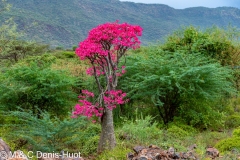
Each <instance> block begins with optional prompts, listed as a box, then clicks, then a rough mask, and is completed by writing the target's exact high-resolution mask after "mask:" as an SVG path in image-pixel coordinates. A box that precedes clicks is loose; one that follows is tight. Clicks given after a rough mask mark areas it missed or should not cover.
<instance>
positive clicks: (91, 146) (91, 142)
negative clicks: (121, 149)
mask: <svg viewBox="0 0 240 160" xmlns="http://www.w3.org/2000/svg"><path fill="white" fill-rule="evenodd" d="M99 139H100V137H99V136H93V137H89V138H88V139H87V140H86V142H85V143H84V145H83V146H82V149H81V154H83V155H84V156H87V155H91V154H94V153H97V147H98V142H99Z"/></svg>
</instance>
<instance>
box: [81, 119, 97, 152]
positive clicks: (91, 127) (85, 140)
mask: <svg viewBox="0 0 240 160" xmlns="http://www.w3.org/2000/svg"><path fill="white" fill-rule="evenodd" d="M82 130H83V131H82V133H81V135H79V136H78V138H79V139H78V141H79V142H78V145H79V147H80V151H81V154H83V155H84V156H87V155H90V154H94V153H96V151H97V146H98V142H99V135H100V133H101V126H100V125H99V124H93V123H89V124H88V125H86V126H85V127H84V128H82Z"/></svg>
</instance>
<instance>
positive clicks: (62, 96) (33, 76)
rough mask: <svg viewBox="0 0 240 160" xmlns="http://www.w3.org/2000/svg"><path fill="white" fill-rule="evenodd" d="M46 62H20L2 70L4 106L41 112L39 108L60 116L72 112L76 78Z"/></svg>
mask: <svg viewBox="0 0 240 160" xmlns="http://www.w3.org/2000/svg"><path fill="white" fill-rule="evenodd" d="M45 58H46V57H45ZM45 58H43V59H45ZM46 59H48V58H46ZM46 59H45V60H46ZM45 60H43V61H45ZM43 61H38V62H39V63H38V62H31V63H30V64H17V65H14V66H13V67H11V68H9V69H8V70H6V71H5V72H4V73H1V77H2V78H1V79H0V81H1V84H0V86H1V87H0V95H1V96H0V107H1V108H2V109H4V110H16V109H17V107H21V108H22V109H32V110H34V112H35V113H38V111H37V110H36V108H39V109H41V110H46V111H49V112H51V113H52V114H56V115H64V114H66V113H67V112H68V111H70V108H69V107H70V105H71V102H72V101H73V100H75V99H76V97H77V95H76V94H75V93H74V92H73V90H72V88H73V87H74V86H75V85H76V79H75V78H73V77H72V76H70V75H69V74H68V73H66V72H64V71H60V70H53V69H50V68H49V65H44V64H42V63H44V62H43Z"/></svg>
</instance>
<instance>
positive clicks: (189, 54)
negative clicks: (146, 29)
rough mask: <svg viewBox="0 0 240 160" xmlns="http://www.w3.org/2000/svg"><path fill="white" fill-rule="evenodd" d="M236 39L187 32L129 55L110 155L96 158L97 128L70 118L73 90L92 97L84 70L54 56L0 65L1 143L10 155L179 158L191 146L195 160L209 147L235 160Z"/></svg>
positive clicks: (238, 103)
mask: <svg viewBox="0 0 240 160" xmlns="http://www.w3.org/2000/svg"><path fill="white" fill-rule="evenodd" d="M238 33H239V32H238V31H237V30H236V29H234V28H229V29H228V30H222V29H219V28H217V27H213V28H209V29H207V30H204V31H202V30H199V29H197V28H195V27H193V26H190V27H186V28H184V29H181V30H178V31H176V32H174V33H173V34H171V35H170V36H169V37H168V38H167V39H166V41H165V43H162V44H157V45H154V46H148V47H141V48H140V49H137V50H135V51H129V53H128V56H127V57H126V74H124V76H123V77H121V78H120V80H119V83H120V86H119V88H121V89H122V90H123V91H125V92H127V93H128V98H130V101H129V102H128V103H127V104H125V105H121V106H119V107H118V108H117V109H115V110H114V122H115V128H116V130H115V131H116V136H117V147H116V148H115V149H114V150H112V151H106V152H103V153H102V154H100V155H98V154H97V153H96V150H97V145H98V141H99V135H100V132H101V130H100V129H101V127H100V125H99V123H98V122H97V123H92V122H91V121H89V120H87V119H86V118H83V117H80V118H77V119H72V118H70V117H71V114H70V113H71V111H72V108H73V107H74V105H75V104H76V103H77V95H78V94H80V90H81V89H88V90H94V88H95V89H96V86H94V85H95V84H94V79H93V78H92V77H89V76H87V75H86V73H85V70H86V67H87V65H88V64H86V63H83V62H81V61H79V59H78V57H77V56H76V55H75V54H74V52H73V51H65V50H60V49H61V48H58V50H48V51H47V52H43V53H41V54H36V55H32V54H26V56H25V57H22V58H21V59H19V60H18V61H11V60H1V61H0V64H1V66H2V68H1V72H0V77H1V87H0V93H1V94H0V95H1V96H0V105H1V112H0V128H1V132H0V137H2V138H3V139H4V140H6V141H7V142H8V143H9V144H10V146H11V147H12V148H13V149H15V150H16V149H22V150H24V151H28V150H33V151H36V150H42V151H45V152H53V151H54V152H60V151H61V150H62V149H63V150H66V151H69V152H79V151H80V152H81V153H82V156H83V157H88V156H90V157H91V159H94V158H95V159H99V160H102V159H106V160H107V159H109V158H110V157H113V158H114V159H125V156H126V153H128V152H130V151H131V148H132V147H134V146H135V145H145V146H147V145H149V144H156V145H158V146H159V147H161V148H164V149H167V148H169V147H170V146H174V147H175V148H176V149H177V150H181V151H186V150H187V147H188V146H190V145H192V144H197V146H198V148H197V150H196V154H197V155H198V157H200V158H201V159H204V157H205V154H204V153H205V147H207V146H215V147H217V148H218V149H219V150H220V151H221V154H222V155H223V156H224V157H225V158H227V159H228V158H235V157H236V154H230V153H231V150H234V151H235V152H236V153H237V154H238V153H239V152H240V148H239V139H240V138H239V127H240V98H239V69H238V66H240V64H239V63H240V61H239V58H240V46H239V42H238V41H237V39H238ZM219 37H221V38H219ZM25 43H26V44H28V42H25ZM32 47H33V48H31V50H33V51H34V50H35V49H34V46H32ZM10 62H11V63H10ZM122 63H124V62H122Z"/></svg>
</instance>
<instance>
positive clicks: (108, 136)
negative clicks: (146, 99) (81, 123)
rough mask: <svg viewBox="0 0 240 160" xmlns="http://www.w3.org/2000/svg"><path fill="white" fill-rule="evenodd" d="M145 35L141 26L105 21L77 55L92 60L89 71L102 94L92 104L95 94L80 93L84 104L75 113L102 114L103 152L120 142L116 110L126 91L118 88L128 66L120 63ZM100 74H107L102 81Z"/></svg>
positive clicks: (77, 50) (90, 35) (92, 31)
mask: <svg viewBox="0 0 240 160" xmlns="http://www.w3.org/2000/svg"><path fill="white" fill-rule="evenodd" d="M141 34H142V28H141V27H140V26H133V25H130V24H127V23H123V24H119V23H118V22H114V23H105V24H102V25H99V26H97V27H96V28H94V29H92V30H91V31H90V32H89V35H88V37H87V38H86V39H85V40H84V41H83V42H80V44H79V47H78V48H77V49H76V54H77V55H78V56H79V57H80V59H81V60H88V61H89V62H90V64H91V67H90V68H88V69H87V71H86V73H87V74H89V75H92V76H94V78H95V80H96V83H97V86H98V91H99V94H98V97H97V101H96V102H95V103H92V102H90V101H89V100H88V98H91V97H94V94H93V93H92V92H89V91H87V90H83V91H82V94H81V95H80V96H79V98H80V100H79V102H80V104H77V105H76V106H75V111H74V112H73V116H74V117H75V116H79V115H84V116H87V117H89V118H91V117H93V116H95V117H100V119H101V126H102V132H101V136H100V141H99V145H98V151H99V152H101V151H103V150H104V149H112V148H114V147H115V145H116V140H115V134H114V125H113V113H112V110H113V109H114V108H116V106H117V105H118V104H124V103H125V102H126V100H124V97H125V96H126V93H123V92H122V91H121V90H117V89H116V87H117V84H118V77H119V76H121V75H122V74H124V73H125V66H119V61H120V59H121V58H122V57H125V55H126V51H127V50H129V49H136V48H138V47H140V41H139V39H138V36H141ZM100 77H104V82H102V81H100Z"/></svg>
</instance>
